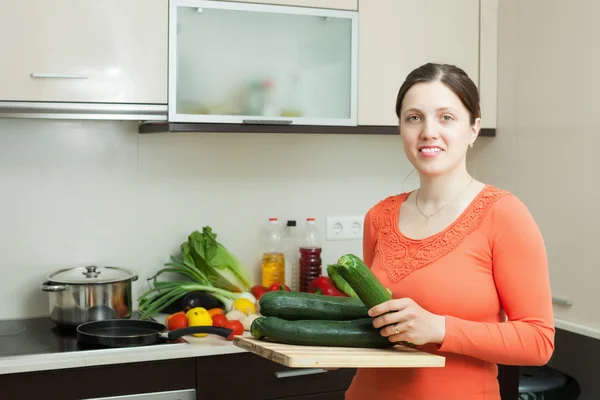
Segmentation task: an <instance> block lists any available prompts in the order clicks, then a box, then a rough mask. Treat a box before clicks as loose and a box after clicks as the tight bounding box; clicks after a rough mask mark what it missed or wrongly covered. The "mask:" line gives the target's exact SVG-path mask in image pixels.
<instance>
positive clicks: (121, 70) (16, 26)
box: [0, 0, 168, 107]
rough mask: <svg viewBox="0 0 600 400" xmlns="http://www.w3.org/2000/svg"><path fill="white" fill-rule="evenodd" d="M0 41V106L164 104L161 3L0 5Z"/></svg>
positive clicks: (77, 0)
mask: <svg viewBox="0 0 600 400" xmlns="http://www.w3.org/2000/svg"><path fill="white" fill-rule="evenodd" d="M0 38H1V39H0V51H1V52H2V59H3V60H4V61H3V63H2V66H0V72H1V73H0V101H2V102H11V101H12V102H70V103H121V104H123V103H125V104H127V103H129V104H163V105H165V104H166V103H167V76H168V73H167V62H168V59H167V43H168V1H167V0H103V1H82V0H19V1H3V2H1V3H0ZM163 107H164V106H163Z"/></svg>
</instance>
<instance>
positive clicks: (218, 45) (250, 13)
mask: <svg viewBox="0 0 600 400" xmlns="http://www.w3.org/2000/svg"><path fill="white" fill-rule="evenodd" d="M170 7H171V9H170V24H169V120H170V121H172V122H212V123H246V124H253V123H254V124H256V123H260V124H265V123H267V124H285V125H287V124H297V125H346V126H352V125H356V119H357V112H356V111H357V110H356V105H357V98H356V95H357V93H356V91H357V77H356V73H357V71H356V66H357V50H356V45H357V42H356V39H357V24H358V16H357V15H358V14H357V13H356V12H353V11H338V10H325V9H311V8H303V7H286V6H272V5H260V4H243V3H229V2H215V1H186V0H172V1H171V3H170Z"/></svg>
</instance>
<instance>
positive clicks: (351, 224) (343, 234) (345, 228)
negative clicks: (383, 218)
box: [327, 216, 364, 240]
mask: <svg viewBox="0 0 600 400" xmlns="http://www.w3.org/2000/svg"><path fill="white" fill-rule="evenodd" d="M363 222H364V217H363V216H345V217H344V216H342V217H327V240H355V239H362V236H363Z"/></svg>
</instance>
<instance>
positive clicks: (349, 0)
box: [230, 0, 358, 11]
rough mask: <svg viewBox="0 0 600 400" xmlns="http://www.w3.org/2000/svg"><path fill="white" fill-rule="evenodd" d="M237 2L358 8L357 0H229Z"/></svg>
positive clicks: (337, 8) (344, 8)
mask: <svg viewBox="0 0 600 400" xmlns="http://www.w3.org/2000/svg"><path fill="white" fill-rule="evenodd" d="M230 1H235V2H239V3H258V4H272V5H279V6H298V7H311V8H331V9H333V10H352V11H356V10H358V0H269V1H261V0H230Z"/></svg>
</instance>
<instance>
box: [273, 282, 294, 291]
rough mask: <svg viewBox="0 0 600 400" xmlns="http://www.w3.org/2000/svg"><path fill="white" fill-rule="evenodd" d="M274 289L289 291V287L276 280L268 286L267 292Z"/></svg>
mask: <svg viewBox="0 0 600 400" xmlns="http://www.w3.org/2000/svg"><path fill="white" fill-rule="evenodd" d="M274 290H283V291H286V292H289V291H290V288H289V287H287V286H286V285H284V284H283V283H279V282H276V283H274V284H272V285H271V286H269V292H272V291H274Z"/></svg>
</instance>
